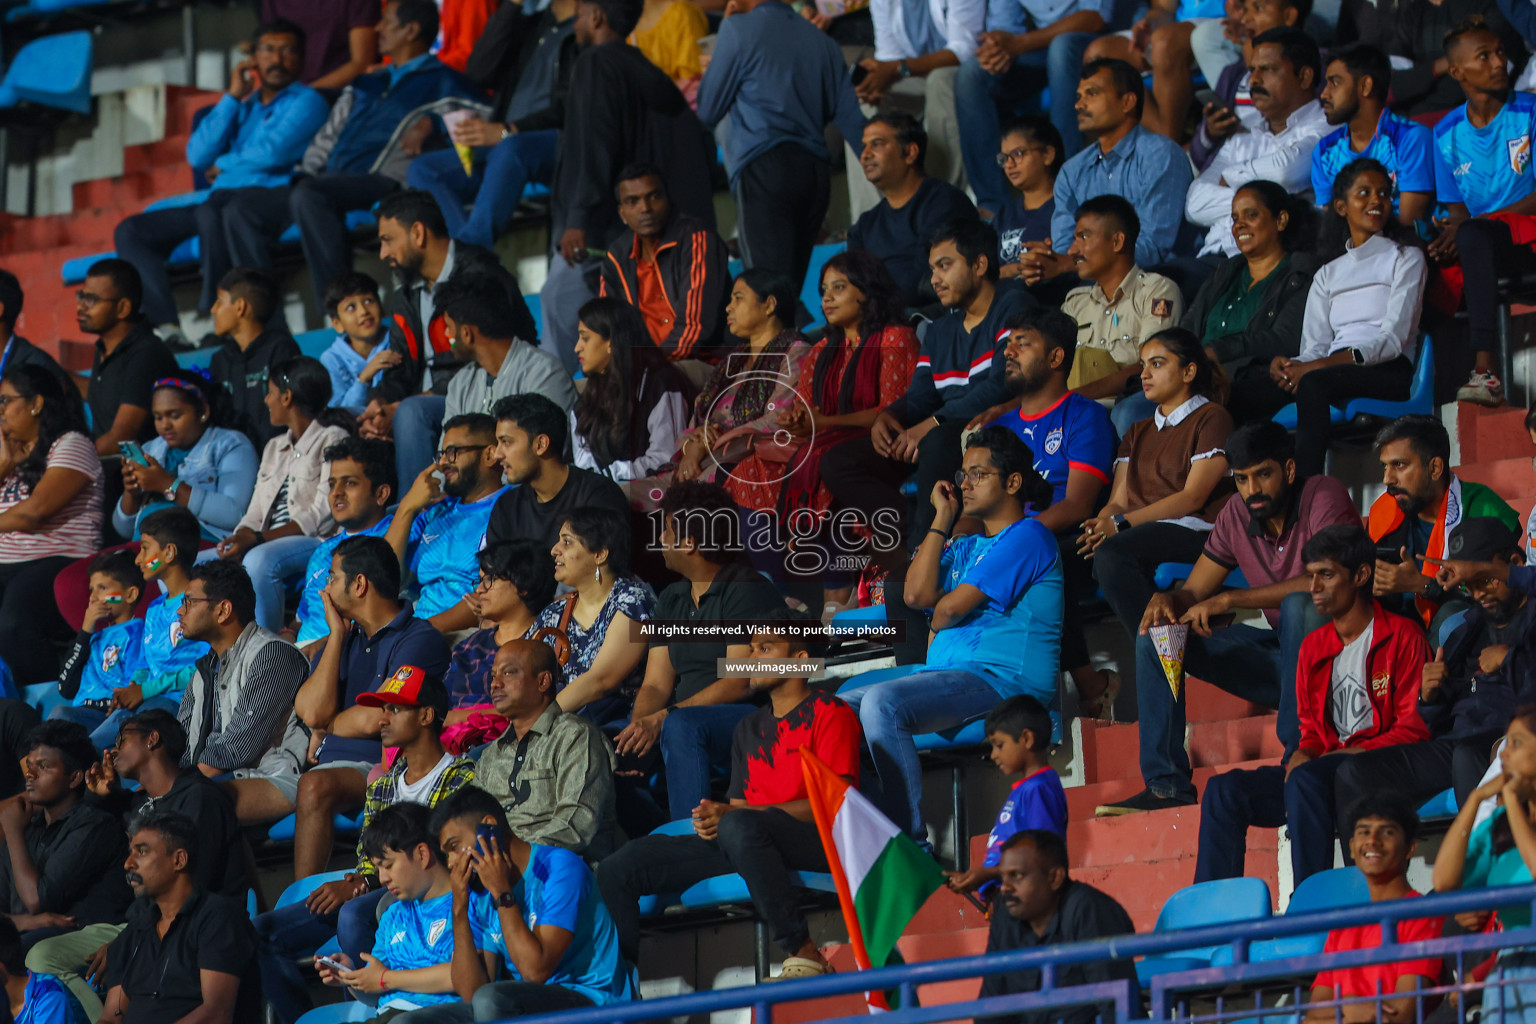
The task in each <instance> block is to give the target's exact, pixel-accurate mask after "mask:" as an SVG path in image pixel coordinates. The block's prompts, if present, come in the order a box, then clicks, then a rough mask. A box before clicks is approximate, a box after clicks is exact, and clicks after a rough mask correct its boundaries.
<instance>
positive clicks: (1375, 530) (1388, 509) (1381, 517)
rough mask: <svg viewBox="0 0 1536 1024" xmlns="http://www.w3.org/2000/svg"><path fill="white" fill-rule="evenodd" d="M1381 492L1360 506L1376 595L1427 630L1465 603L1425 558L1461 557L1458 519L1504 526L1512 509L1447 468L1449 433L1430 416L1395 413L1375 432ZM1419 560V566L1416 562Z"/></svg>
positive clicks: (1514, 525) (1516, 524)
mask: <svg viewBox="0 0 1536 1024" xmlns="http://www.w3.org/2000/svg"><path fill="white" fill-rule="evenodd" d="M1375 449H1376V457H1377V458H1378V459H1380V460H1381V470H1382V477H1381V479H1382V483H1384V484H1386V485H1387V489H1386V493H1384V494H1382V495H1381V497H1379V498H1377V499H1376V501H1375V502H1374V503H1372V505H1371V510H1370V512H1368V513H1367V514H1366V529H1367V530H1368V531H1369V532H1370V535H1371V540H1372V541H1374V542H1375V544H1376V554H1377V557H1376V572H1375V575H1374V584H1373V586H1374V591H1375V594H1376V597H1377V598H1379V599H1381V601H1382V603H1383V604H1385V605H1386V606H1387V608H1389V609H1390V610H1393V611H1396V612H1399V613H1400V614H1403V615H1409V616H1412V615H1415V614H1416V615H1417V616H1418V617H1419V618H1420V620H1421V621H1422V622H1423V623H1424V625H1426V626H1428V627H1429V631H1430V635H1431V636H1437V635H1438V634H1439V631H1438V629H1437V628H1436V627H1437V626H1438V625H1439V622H1440V621H1442V620H1443V619H1444V618H1445V617H1446V616H1447V615H1450V614H1452V613H1454V612H1457V611H1460V610H1462V609H1464V608H1467V607H1469V606H1470V604H1471V602H1470V601H1468V600H1467V599H1465V598H1463V597H1461V596H1460V595H1458V594H1453V593H1450V592H1448V591H1446V590H1444V589H1443V588H1442V587H1441V586H1440V584H1439V583H1437V582H1436V581H1435V579H1434V566H1433V565H1425V564H1423V562H1424V560H1427V559H1439V558H1462V557H1463V556H1462V555H1461V553H1460V552H1461V546H1462V543H1463V538H1461V537H1459V536H1458V534H1459V533H1460V531H1461V529H1462V527H1464V526H1466V525H1467V524H1470V523H1471V522H1473V521H1474V520H1477V519H1484V518H1492V519H1496V520H1498V521H1499V522H1501V523H1503V524H1504V525H1505V526H1507V527H1508V528H1509V529H1511V530H1519V529H1520V517H1519V516H1517V515H1516V514H1515V510H1514V509H1512V508H1510V507H1509V505H1508V503H1506V502H1505V501H1504V499H1503V498H1501V497H1499V496H1498V495H1497V494H1495V493H1494V491H1493V489H1492V488H1489V487H1485V486H1483V485H1482V484H1475V483H1472V482H1471V481H1469V480H1462V479H1461V478H1459V477H1458V476H1456V474H1454V473H1452V472H1451V438H1450V435H1449V434H1447V433H1446V430H1445V427H1444V426H1443V425H1442V424H1441V423H1440V421H1439V420H1437V419H1435V418H1434V417H1432V416H1402V417H1399V418H1398V419H1395V420H1393V421H1392V422H1391V423H1388V424H1387V425H1386V426H1385V427H1382V428H1381V430H1380V432H1378V433H1377V435H1376V443H1375ZM1421 566H1422V567H1421Z"/></svg>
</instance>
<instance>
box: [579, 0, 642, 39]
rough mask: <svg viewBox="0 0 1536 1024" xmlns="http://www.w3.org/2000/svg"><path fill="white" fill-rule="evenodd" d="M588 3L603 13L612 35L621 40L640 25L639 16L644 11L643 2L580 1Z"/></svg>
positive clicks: (618, 0)
mask: <svg viewBox="0 0 1536 1024" xmlns="http://www.w3.org/2000/svg"><path fill="white" fill-rule="evenodd" d="M581 2H583V3H589V4H592V5H594V6H596V7H597V9H598V10H600V11H602V12H603V20H604V21H606V22H607V23H608V27H609V28H611V29H612V30H613V31H614V33H615V34H616V35H618V36H620V37H621V38H623V37H628V36H629V34H630V33H631V32H633V31H634V30H635V26H636V25H638V24H640V14H641V12H642V11H643V10H644V9H645V0H581Z"/></svg>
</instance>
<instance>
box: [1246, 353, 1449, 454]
mask: <svg viewBox="0 0 1536 1024" xmlns="http://www.w3.org/2000/svg"><path fill="white" fill-rule="evenodd" d="M1434 411H1435V346H1434V343H1433V342H1431V341H1430V339H1429V335H1427V334H1426V335H1425V336H1424V339H1423V341H1422V342H1420V344H1419V361H1418V365H1417V366H1415V367H1414V371H1413V383H1412V384H1411V385H1410V386H1409V388H1408V397H1407V399H1405V400H1404V401H1401V402H1390V401H1387V400H1386V399H1382V398H1356V399H1355V400H1354V401H1352V402H1350V403H1349V404H1348V405H1346V406H1345V407H1344V408H1343V409H1342V410H1340V409H1330V410H1328V422H1330V423H1332V424H1333V425H1334V426H1342V425H1343V424H1345V423H1349V422H1352V421H1353V420H1354V419H1355V417H1357V416H1379V417H1381V418H1382V419H1387V420H1395V419H1397V418H1398V417H1399V416H1407V415H1408V414H1410V413H1417V414H1419V415H1424V416H1427V415H1430V414H1431V413H1433V412H1434ZM1274 421H1275V422H1276V423H1278V424H1280V425H1281V426H1282V427H1285V428H1286V429H1287V430H1295V429H1296V406H1295V405H1294V404H1291V405H1288V406H1286V407H1285V408H1284V409H1281V410H1280V411H1279V412H1277V413H1275V415H1274Z"/></svg>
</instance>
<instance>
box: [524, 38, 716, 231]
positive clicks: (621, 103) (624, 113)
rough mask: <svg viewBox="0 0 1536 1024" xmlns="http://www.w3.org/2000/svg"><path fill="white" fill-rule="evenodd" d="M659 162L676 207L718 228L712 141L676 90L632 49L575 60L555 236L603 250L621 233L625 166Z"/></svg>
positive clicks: (587, 53)
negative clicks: (582, 235)
mask: <svg viewBox="0 0 1536 1024" xmlns="http://www.w3.org/2000/svg"><path fill="white" fill-rule="evenodd" d="M634 163H646V164H654V165H655V166H657V167H658V168H660V169H661V176H662V180H663V181H665V182H666V183H667V193H668V194H669V195H670V196H672V198H673V200H674V201H675V202H676V203H677V206H678V209H679V210H680V211H681V212H683V213H687V214H691V215H692V216H694V217H697V218H698V219H699V220H701V221H703V222H704V223H705V224H708V225H709V226H710V227H714V226H715V203H714V186H713V183H712V181H711V170H712V168H713V167H714V165H715V140H714V137H713V136H711V135H710V134H709V132H708V131H706V130H705V128H704V123H703V122H702V121H700V120H699V117H698V115H697V114H695V113H694V112H693V110H692V109H690V108H689V106H688V101H687V100H685V99H684V98H683V94H682V93H681V92H680V91H678V88H677V84H676V83H674V82H673V81H672V79H670V78H668V77H667V76H666V73H665V72H663V71H662V70H661V69H660V68H658V67H657V66H656V65H654V64H652V63H651V62H650V61H649V60H647V59H646V57H645V55H644V54H643V53H641V52H640V51H639V50H638V49H636V48H635V47H633V46H630V45H628V44H627V43H621V42H612V43H603V44H602V45H601V46H589V47H587V48H586V49H584V50H582V51H581V56H579V57H577V58H576V67H575V68H574V70H572V72H571V88H570V91H569V92H568V93H566V97H565V130H564V131H562V132H561V133H560V155H559V157H558V159H557V160H556V162H555V185H554V190H553V191H554V199H553V203H552V207H551V215H552V221H553V223H552V228H553V229H554V233H553V237H554V238H556V239H558V238H559V237H560V232H561V231H564V230H566V229H568V228H580V229H581V230H583V231H585V232H586V233H587V245H588V246H589V247H591V248H602V249H606V248H607V247H608V245H609V243H610V242H612V241H613V240H614V239H615V238H616V237H618V235H619V233H620V232H621V231H622V230H623V222H622V221H620V220H619V204H618V203H617V202H616V201H615V200H614V197H613V186H614V182H615V179H616V178H617V177H618V174H619V171H621V170H622V169H623V168H624V166H625V165H626V164H634Z"/></svg>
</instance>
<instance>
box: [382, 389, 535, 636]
mask: <svg viewBox="0 0 1536 1024" xmlns="http://www.w3.org/2000/svg"><path fill="white" fill-rule="evenodd" d="M465 372H467V371H465ZM439 476H441V477H442V483H441V484H439V483H438V477H439ZM508 486H510V485H508ZM508 486H503V485H502V482H501V470H500V466H499V464H498V463H497V461H496V420H495V419H494V418H493V417H491V416H488V415H485V414H484V413H467V414H465V415H463V416H455V417H454V418H453V419H451V420H448V421H447V422H446V423H444V424H443V447H442V450H441V451H439V452H438V453H437V461H436V462H435V463H433V464H432V465H430V466H428V467H427V468H426V469H424V470H422V471H421V475H420V476H418V477H417V478H416V480H415V482H414V483H412V484H411V489H410V490H408V491H406V492H405V497H403V498H401V499H400V505H399V507H398V508H396V509H395V515H394V518H393V519H392V520H391V521H390V525H389V530H388V531H387V532H386V533H385V534H384V537H385V539H386V540H388V541H389V546H390V547H392V548H394V549H395V556H396V557H397V558H399V559H400V564H401V565H402V566H406V567H407V568H409V569H410V571H411V572H412V573H414V574H415V576H416V583H417V585H418V588H419V589H418V597H417V599H416V615H417V616H418V617H419V618H423V619H426V620H427V621H428V622H430V623H432V625H434V626H436V627H437V628H438V630H439V631H441V632H443V633H445V634H450V633H455V632H457V631H459V630H465V629H472V628H474V625H475V622H476V616H475V613H474V612H472V611H470V609H469V606H468V605H466V604H465V603H464V595H465V594H468V593H469V592H470V591H472V590H474V589H475V579H476V576H475V570H476V564H475V552H476V551H477V550H479V547H480V542H481V541H482V540H483V539H484V537H485V529H486V525H487V524H488V523H489V522H490V520H491V507H492V506H493V505H495V504H496V499H498V498H500V497H501V496H502V494H503V493H505V492H506V491H507V489H508Z"/></svg>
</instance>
